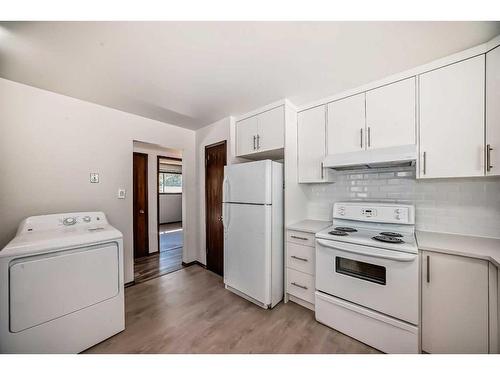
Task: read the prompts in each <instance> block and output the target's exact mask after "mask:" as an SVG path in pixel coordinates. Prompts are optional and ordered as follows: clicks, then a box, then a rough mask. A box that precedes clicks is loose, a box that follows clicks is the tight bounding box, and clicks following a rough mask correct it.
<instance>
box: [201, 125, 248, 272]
mask: <svg viewBox="0 0 500 375" xmlns="http://www.w3.org/2000/svg"><path fill="white" fill-rule="evenodd" d="M235 129H236V128H235V122H234V118H233V117H226V118H224V119H222V120H219V121H217V122H214V123H213V124H210V125H207V126H205V127H203V128H201V129H198V130H197V131H196V175H197V178H198V188H197V189H198V244H197V249H198V260H199V261H200V262H201V263H203V264H206V255H207V254H206V233H205V146H208V145H211V144H214V143H217V142H220V141H223V140H226V141H227V155H226V157H227V164H228V165H229V164H233V163H240V162H244V161H248V160H245V159H242V158H237V157H236V156H235V155H236V145H235V143H234V142H231V140H232V139H235V137H234V134H235Z"/></svg>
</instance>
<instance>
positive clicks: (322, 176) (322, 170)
mask: <svg viewBox="0 0 500 375" xmlns="http://www.w3.org/2000/svg"><path fill="white" fill-rule="evenodd" d="M324 171H325V169H324V168H323V162H321V179H323V178H324V177H325V176H324Z"/></svg>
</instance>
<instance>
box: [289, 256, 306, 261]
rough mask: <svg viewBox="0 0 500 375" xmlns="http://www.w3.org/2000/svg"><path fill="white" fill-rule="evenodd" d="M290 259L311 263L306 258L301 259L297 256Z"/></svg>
mask: <svg viewBox="0 0 500 375" xmlns="http://www.w3.org/2000/svg"><path fill="white" fill-rule="evenodd" d="M290 258H293V259H297V260H301V261H303V262H309V261H308V260H307V259H306V258H301V257H298V256H295V255H292V256H291V257H290Z"/></svg>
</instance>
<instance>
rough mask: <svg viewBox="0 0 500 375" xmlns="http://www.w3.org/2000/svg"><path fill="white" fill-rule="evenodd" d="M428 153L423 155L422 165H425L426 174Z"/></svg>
mask: <svg viewBox="0 0 500 375" xmlns="http://www.w3.org/2000/svg"><path fill="white" fill-rule="evenodd" d="M426 155H427V153H426V152H425V151H424V152H423V154H422V162H423V163H422V164H423V172H424V174H425V173H426V172H427V158H426Z"/></svg>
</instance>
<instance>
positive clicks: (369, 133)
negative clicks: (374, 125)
mask: <svg viewBox="0 0 500 375" xmlns="http://www.w3.org/2000/svg"><path fill="white" fill-rule="evenodd" d="M371 139H372V137H371V131H370V127H368V147H371V143H372V142H371Z"/></svg>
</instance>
